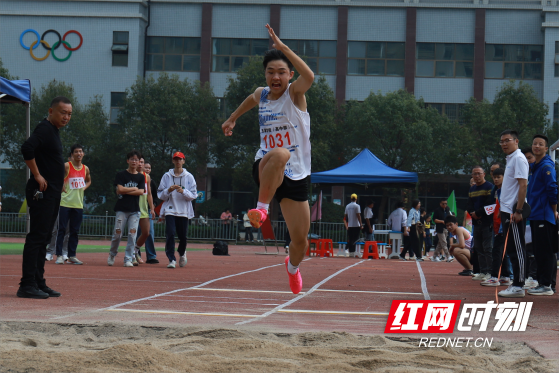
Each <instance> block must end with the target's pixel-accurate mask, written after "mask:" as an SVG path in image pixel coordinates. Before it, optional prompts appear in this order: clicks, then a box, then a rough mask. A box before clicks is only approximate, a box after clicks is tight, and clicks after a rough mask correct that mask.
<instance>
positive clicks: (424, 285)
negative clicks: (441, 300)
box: [415, 261, 431, 300]
mask: <svg viewBox="0 0 559 373" xmlns="http://www.w3.org/2000/svg"><path fill="white" fill-rule="evenodd" d="M415 263H416V264H417V270H418V271H419V277H421V291H422V292H423V296H424V297H425V300H430V299H431V297H430V296H429V292H428V291H427V282H426V281H425V275H423V270H422V269H421V264H419V262H418V261H416V262H415Z"/></svg>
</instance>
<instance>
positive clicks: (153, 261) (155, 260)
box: [146, 259, 159, 264]
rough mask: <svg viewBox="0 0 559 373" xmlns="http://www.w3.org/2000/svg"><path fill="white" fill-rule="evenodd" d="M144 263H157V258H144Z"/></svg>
mask: <svg viewBox="0 0 559 373" xmlns="http://www.w3.org/2000/svg"><path fill="white" fill-rule="evenodd" d="M146 263H147V264H157V263H159V260H157V259H148V260H146Z"/></svg>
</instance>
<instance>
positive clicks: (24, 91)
mask: <svg viewBox="0 0 559 373" xmlns="http://www.w3.org/2000/svg"><path fill="white" fill-rule="evenodd" d="M4 94H5V95H6V96H3V97H1V98H0V102H31V83H30V82H29V80H28V79H25V80H8V79H5V78H2V77H1V76H0V96H1V95H4Z"/></svg>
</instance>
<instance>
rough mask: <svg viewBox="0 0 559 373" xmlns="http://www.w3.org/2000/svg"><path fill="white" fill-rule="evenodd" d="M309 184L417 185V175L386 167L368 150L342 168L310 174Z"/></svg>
mask: <svg viewBox="0 0 559 373" xmlns="http://www.w3.org/2000/svg"><path fill="white" fill-rule="evenodd" d="M311 182H312V183H315V184H320V183H327V184H399V183H417V173H415V172H407V171H400V170H396V169H394V168H392V167H388V166H387V165H386V164H384V163H383V162H382V161H381V160H380V159H378V158H377V157H376V156H375V155H374V154H373V153H371V151H370V150H369V149H364V150H363V151H362V152H361V153H359V154H358V155H357V156H356V157H355V158H353V159H352V160H351V161H349V162H348V163H346V164H344V165H343V166H340V167H338V168H335V169H333V170H329V171H322V172H315V173H313V174H311Z"/></svg>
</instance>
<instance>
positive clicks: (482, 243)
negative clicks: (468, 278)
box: [474, 224, 493, 273]
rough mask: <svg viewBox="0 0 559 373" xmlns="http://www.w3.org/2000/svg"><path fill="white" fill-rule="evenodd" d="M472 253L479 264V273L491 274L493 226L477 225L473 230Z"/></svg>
mask: <svg viewBox="0 0 559 373" xmlns="http://www.w3.org/2000/svg"><path fill="white" fill-rule="evenodd" d="M474 251H475V252H476V256H477V260H478V263H479V272H476V273H491V263H492V261H493V226H492V225H491V224H490V225H484V224H478V225H476V226H475V228H474Z"/></svg>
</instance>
